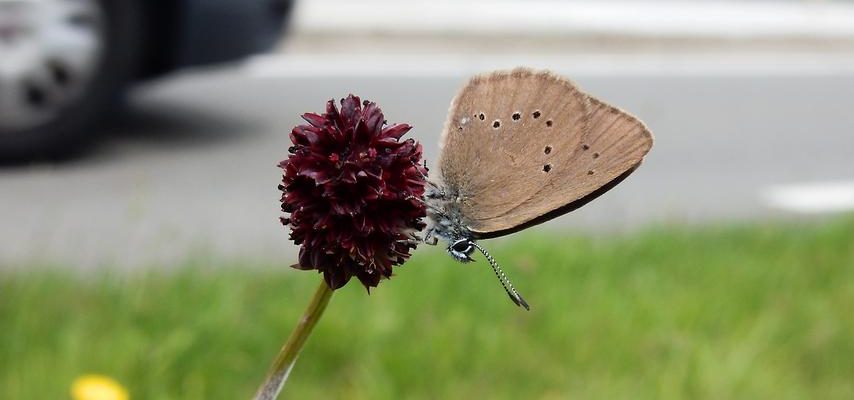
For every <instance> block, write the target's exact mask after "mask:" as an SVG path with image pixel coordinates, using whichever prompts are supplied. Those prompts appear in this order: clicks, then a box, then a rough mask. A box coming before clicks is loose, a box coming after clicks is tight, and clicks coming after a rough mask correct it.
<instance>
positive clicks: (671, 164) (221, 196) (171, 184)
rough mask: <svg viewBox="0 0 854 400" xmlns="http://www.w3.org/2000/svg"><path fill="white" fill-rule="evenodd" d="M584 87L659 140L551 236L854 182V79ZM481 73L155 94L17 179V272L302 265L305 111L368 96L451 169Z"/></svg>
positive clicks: (710, 79) (7, 192) (241, 81)
mask: <svg viewBox="0 0 854 400" xmlns="http://www.w3.org/2000/svg"><path fill="white" fill-rule="evenodd" d="M559 70H560V69H559ZM568 72H572V71H568ZM572 78H573V79H574V80H575V81H576V82H578V83H579V84H580V85H581V86H582V87H583V88H584V89H586V90H587V91H589V92H591V93H593V94H596V95H597V96H598V97H600V98H602V99H605V100H607V101H609V102H611V103H613V104H615V105H619V106H620V107H622V108H624V109H626V110H629V111H631V112H632V113H634V114H636V115H638V116H640V117H641V118H642V119H643V120H644V121H645V122H646V123H647V124H648V125H649V127H650V128H651V129H652V131H653V132H654V134H655V138H656V142H655V145H654V147H653V149H652V151H651V153H650V154H649V156H648V158H647V161H646V162H645V163H644V165H643V166H642V167H641V168H640V169H639V170H638V171H637V172H636V173H635V174H634V175H632V176H631V177H630V178H629V179H627V180H626V181H625V182H624V183H622V184H621V185H619V186H618V187H617V188H616V189H614V190H612V191H611V192H609V193H607V194H606V195H604V196H603V197H601V198H599V199H597V200H596V201H594V202H593V203H591V204H589V205H587V206H585V207H584V208H583V209H581V210H578V211H576V212H574V213H572V214H569V215H566V216H563V217H561V218H558V219H557V220H554V221H552V222H550V223H548V224H546V225H543V226H541V227H537V228H534V229H545V230H552V231H555V232H564V231H567V230H582V231H587V232H606V233H611V232H622V231H626V230H632V229H636V228H638V227H642V226H647V225H650V224H666V223H685V222H688V223H707V222H715V223H716V222H719V221H731V220H745V219H765V218H769V217H770V218H778V217H785V216H787V214H786V213H785V212H784V211H779V210H776V209H774V208H771V207H769V206H768V204H767V203H766V202H765V200H763V191H764V190H765V189H766V188H767V187H769V186H772V185H777V184H787V183H800V182H812V181H835V180H838V181H846V180H852V179H854V161H853V160H852V159H854V132H852V127H854V112H852V110H851V105H852V104H854V72H852V73H841V72H839V71H837V72H833V73H818V74H808V75H803V76H800V75H797V74H783V75H780V74H776V75H775V74H772V75H768V74H763V73H755V72H750V73H745V74H743V75H739V74H737V73H728V74H724V75H714V74H712V75H702V74H700V75H691V74H677V75H672V76H668V75H667V74H632V73H620V74H618V75H609V74H586V73H584V72H581V73H577V74H574V75H573V76H572ZM463 79H464V77H463V75H462V74H460V75H458V76H454V75H442V76H432V77H418V76H399V77H395V76H365V75H358V76H348V74H347V73H346V71H345V72H343V73H342V74H341V75H340V76H336V77H330V76H280V77H266V78H261V77H253V76H251V75H250V74H247V73H245V69H244V68H241V67H233V68H225V69H221V70H214V71H207V72H196V73H190V74H184V75H181V76H178V77H175V78H172V79H169V80H167V81H163V82H159V83H157V84H154V85H150V86H148V87H144V88H141V89H140V90H138V91H137V92H136V93H135V94H134V96H133V98H132V103H131V107H130V110H129V115H127V116H125V117H122V118H121V119H120V120H119V121H118V122H117V123H114V124H112V125H111V126H110V127H109V128H107V132H106V134H107V136H108V137H107V138H106V139H105V140H104V141H103V143H102V145H100V146H99V147H98V148H96V149H95V150H93V151H92V152H91V153H90V154H88V155H86V156H85V157H82V158H80V159H77V160H74V161H71V162H66V163H61V164H56V165H35V166H28V167H17V168H7V169H3V170H0V221H2V224H0V268H9V267H11V268H15V267H23V266H27V265H32V264H33V263H41V264H50V265H69V266H75V267H77V268H81V269H89V268H96V267H100V266H118V267H122V268H138V267H145V266H167V267H168V266H170V265H173V264H175V263H177V262H181V261H183V260H184V259H185V258H187V257H196V259H197V260H199V259H200V258H199V257H200V256H202V257H205V256H209V257H211V258H214V257H215V258H217V259H218V260H228V259H240V260H244V261H246V262H250V263H251V262H255V261H257V262H269V261H270V260H282V261H281V262H282V264H287V263H288V262H289V261H290V260H292V259H293V254H294V248H293V246H291V245H290V244H289V243H288V240H287V232H286V231H285V229H283V228H282V227H281V226H280V225H279V222H278V217H279V204H278V198H279V193H278V191H277V189H276V186H277V184H278V182H279V179H280V172H279V170H278V169H277V168H276V163H277V162H278V161H279V160H280V159H281V158H283V157H284V156H285V154H286V149H287V147H288V145H289V144H288V141H289V139H288V132H289V131H290V128H291V127H292V126H294V125H295V124H298V123H299V122H300V119H299V115H300V114H301V113H302V112H306V111H321V110H322V109H323V106H324V103H325V101H326V100H327V99H328V98H329V97H332V96H334V97H341V96H344V95H346V94H348V93H351V92H352V93H356V94H359V95H361V96H362V97H363V98H366V99H371V100H374V101H376V102H378V103H379V105H380V106H381V107H382V108H383V110H384V111H385V114H386V117H387V119H388V120H389V121H390V122H409V123H411V124H412V125H414V126H415V129H414V130H413V131H412V134H413V136H414V137H416V138H417V139H419V140H421V141H422V142H423V143H424V145H425V148H426V150H427V151H426V155H427V158H428V160H435V159H436V155H437V150H438V149H437V140H438V136H439V133H440V130H441V126H442V124H443V122H444V119H445V113H446V112H447V109H448V104H449V102H450V100H451V98H452V96H453V95H454V93H455V92H456V90H457V88H458V87H459V86H460V85H461V84H462V82H463ZM496 245H500V244H496ZM201 260H204V258H201Z"/></svg>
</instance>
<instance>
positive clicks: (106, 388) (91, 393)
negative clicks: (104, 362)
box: [71, 375, 129, 400]
mask: <svg viewBox="0 0 854 400" xmlns="http://www.w3.org/2000/svg"><path fill="white" fill-rule="evenodd" d="M71 397H72V398H73V399H74V400H128V398H129V395H128V391H127V389H125V388H124V387H123V386H122V385H121V384H120V383H118V382H116V380H114V379H113V378H110V377H108V376H104V375H84V376H81V377H79V378H77V379H75V380H74V383H72V384H71Z"/></svg>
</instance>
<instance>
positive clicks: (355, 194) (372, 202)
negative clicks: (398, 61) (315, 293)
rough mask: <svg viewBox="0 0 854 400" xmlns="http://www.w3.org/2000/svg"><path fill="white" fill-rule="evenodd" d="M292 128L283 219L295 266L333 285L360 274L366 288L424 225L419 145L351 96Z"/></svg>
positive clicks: (398, 259) (387, 271)
mask: <svg viewBox="0 0 854 400" xmlns="http://www.w3.org/2000/svg"><path fill="white" fill-rule="evenodd" d="M302 117H303V119H304V120H305V121H306V122H308V124H305V125H299V126H297V127H295V128H294V129H293V131H292V132H291V141H293V143H294V145H293V146H292V147H290V148H289V149H288V153H289V154H288V158H287V159H286V160H284V161H282V162H281V163H279V167H281V168H282V169H283V170H284V174H283V178H282V185H280V186H279V189H280V190H282V192H283V193H282V211H284V212H285V213H289V214H290V215H287V216H286V217H283V218H282V223H283V224H284V225H286V226H290V228H291V240H293V241H294V243H296V244H298V245H300V246H301V247H300V253H299V264H297V265H294V267H295V268H299V269H304V270H309V269H316V270H318V271H319V272H323V278H324V279H325V280H326V282H327V283H328V284H329V287H331V288H333V289H337V288H340V287H342V286H344V284H346V283H347V282H348V281H349V280H350V278H351V277H353V276H355V277H357V278H359V280H360V281H361V282H362V284H364V285H365V287H366V288H368V289H370V288H371V287H375V286H377V284H378V283H379V281H380V280H381V279H382V278H389V277H391V273H392V266H395V265H400V264H403V262H404V261H406V259H408V258H409V255H410V252H411V250H412V249H414V248H415V246H416V243H417V240H416V236H415V234H416V232H418V231H420V230H421V229H423V228H424V223H423V222H422V219H423V218H424V217H425V207H424V204H423V203H422V201H421V196H422V195H423V194H424V185H425V179H424V175H425V174H426V173H427V170H426V169H425V168H424V167H422V166H421V164H420V162H421V152H422V149H421V144H419V143H418V142H416V141H415V140H413V139H407V140H400V138H401V136H403V135H404V134H405V133H406V132H408V131H409V130H410V129H412V127H411V126H409V125H408V124H394V125H390V126H389V125H386V121H385V119H383V113H382V110H380V109H379V108H378V107H377V105H376V104H374V103H372V102H369V101H365V102H364V103H361V102H360V100H359V97H357V96H353V95H350V96H349V97H347V98H346V99H341V110H340V111H339V110H338V108H337V107H336V106H335V102H334V101H333V100H329V102H327V103H326V113H325V114H322V115H317V114H312V113H308V114H304V115H303V116H302Z"/></svg>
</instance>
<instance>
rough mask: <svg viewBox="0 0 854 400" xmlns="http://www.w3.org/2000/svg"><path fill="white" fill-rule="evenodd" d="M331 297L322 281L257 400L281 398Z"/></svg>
mask: <svg viewBox="0 0 854 400" xmlns="http://www.w3.org/2000/svg"><path fill="white" fill-rule="evenodd" d="M331 297H332V289H330V288H329V285H327V284H326V282H325V281H323V280H322V279H321V281H320V286H318V287H317V290H316V291H315V292H314V296H313V297H312V298H311V303H309V305H308V308H306V310H305V313H303V315H302V319H300V321H299V324H298V325H297V327H296V328H295V329H294V331H293V332H292V333H291V336H290V337H289V338H288V341H287V342H285V345H284V346H282V349H281V350H279V355H277V356H276V359H275V361H273V365H272V366H271V367H270V372H269V373H268V374H267V379H265V380H264V383H263V384H262V385H261V387H260V388H258V392H257V393H255V400H274V399H276V398H277V397H278V396H279V392H281V391H282V387H283V386H284V385H285V381H287V380H288V375H289V374H290V372H291V369H293V367H294V364H295V363H296V361H297V357H298V356H299V352H300V350H302V346H303V345H305V341H306V340H307V339H308V336H309V335H311V331H312V329H314V325H316V324H317V321H318V320H320V317H321V316H322V315H323V311H324V310H326V305H327V304H329V299H330V298H331Z"/></svg>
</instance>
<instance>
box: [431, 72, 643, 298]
mask: <svg viewBox="0 0 854 400" xmlns="http://www.w3.org/2000/svg"><path fill="white" fill-rule="evenodd" d="M651 147H652V134H651V133H650V132H649V130H648V129H647V128H646V126H645V125H644V124H643V123H642V122H640V121H639V120H638V119H636V118H635V117H633V116H631V115H629V114H628V113H625V112H623V111H622V110H620V109H618V108H616V107H613V106H610V105H608V104H606V103H604V102H602V101H601V100H598V99H596V98H594V97H592V96H590V95H588V94H586V93H584V92H581V91H580V90H579V89H578V88H577V87H576V86H575V85H574V84H573V83H572V82H570V81H568V80H566V79H564V78H562V77H560V76H557V75H555V74H552V73H550V72H547V71H535V70H531V69H527V68H517V69H514V70H511V71H497V72H493V73H489V74H485V75H480V76H476V77H474V78H472V79H471V80H470V81H469V83H468V84H467V85H466V86H465V87H464V88H463V89H462V90H461V91H460V93H459V94H458V95H457V96H456V97H455V98H454V100H453V101H452V103H451V107H450V110H449V112H448V119H447V122H446V124H445V128H444V131H443V132H442V139H441V141H440V148H441V155H440V157H439V165H438V169H439V171H438V172H439V173H438V177H437V178H436V179H434V180H431V182H430V185H429V188H428V190H427V192H426V194H425V203H426V204H427V219H428V229H427V232H426V235H425V241H427V242H428V243H430V244H436V243H437V242H438V239H442V240H444V241H446V242H447V243H448V248H447V250H448V253H449V254H450V255H451V256H452V257H454V258H455V259H456V260H458V261H462V262H469V261H472V260H473V259H472V258H471V257H470V255H471V254H472V253H473V252H474V250H475V249H477V250H479V251H480V252H481V253H483V255H484V256H485V257H486V258H487V260H488V261H489V262H490V265H491V266H492V268H493V270H495V273H496V276H498V278H499V281H500V282H501V284H502V286H504V289H505V290H506V291H507V293H508V295H509V296H510V298H511V299H512V300H513V301H514V302H515V303H516V304H517V305H520V306H524V307H525V308H527V303H525V301H524V300H522V298H521V296H519V294H518V292H517V291H516V290H515V289H514V288H513V286H512V284H510V281H509V280H508V279H507V277H506V275H504V273H503V272H502V271H501V269H500V268H499V267H498V264H497V263H496V262H495V260H494V259H492V257H491V256H489V253H488V252H486V250H484V249H483V248H482V247H481V246H480V245H479V244H478V243H477V242H476V240H478V239H487V238H493V237H498V236H503V235H507V234H509V233H513V232H516V231H519V230H522V229H525V228H527V227H530V226H532V225H536V224H539V223H542V222H545V221H547V220H550V219H552V218H555V217H557V216H559V215H562V214H565V213H567V212H570V211H572V210H574V209H577V208H578V207H581V206H582V205H584V204H586V203H588V202H589V201H591V200H593V199H595V198H596V197H598V196H600V195H602V194H603V193H605V192H606V191H608V190H610V189H611V188H613V187H614V186H615V185H616V184H618V183H619V182H621V181H622V180H623V179H625V178H626V177H627V176H628V175H630V174H631V173H632V172H633V171H634V170H635V169H636V168H637V167H638V166H639V165H640V163H641V161H642V160H643V157H644V156H645V155H646V153H647V152H648V151H649V149H650V148H651Z"/></svg>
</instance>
